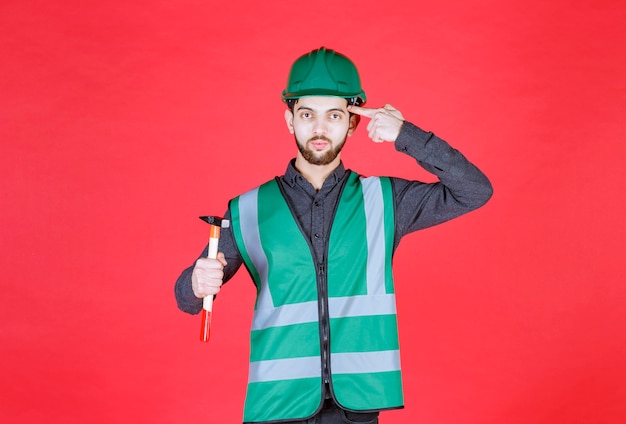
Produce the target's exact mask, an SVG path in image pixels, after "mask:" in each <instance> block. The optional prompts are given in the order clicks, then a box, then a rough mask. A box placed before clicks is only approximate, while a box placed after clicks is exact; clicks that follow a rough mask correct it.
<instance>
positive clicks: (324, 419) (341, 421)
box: [284, 399, 378, 424]
mask: <svg viewBox="0 0 626 424" xmlns="http://www.w3.org/2000/svg"><path fill="white" fill-rule="evenodd" d="M353 423H354V424H356V423H361V424H378V412H374V413H355V412H348V411H344V410H343V409H341V408H339V407H338V406H337V405H336V404H335V403H334V402H333V401H332V400H330V399H327V400H326V401H325V402H324V407H323V408H322V410H321V411H320V412H319V413H318V414H317V415H315V416H314V417H313V418H310V419H308V420H304V421H289V422H286V423H284V424H353Z"/></svg>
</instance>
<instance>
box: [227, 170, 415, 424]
mask: <svg viewBox="0 0 626 424" xmlns="http://www.w3.org/2000/svg"><path fill="white" fill-rule="evenodd" d="M230 210H231V218H232V228H233V233H234V236H235V242H236V244H237V247H238V248H239V251H240V252H241V255H242V257H243V260H244V263H245V265H246V267H247V269H248V271H249V273H250V275H251V276H252V278H253V280H254V282H255V284H256V287H257V298H256V304H255V311H254V317H253V321H252V329H251V334H250V369H249V375H248V388H247V393H246V402H245V407H244V421H245V422H263V421H279V420H297V419H305V418H307V417H310V416H312V415H313V414H314V413H315V412H316V411H317V409H318V408H319V407H320V405H321V402H322V371H321V369H322V358H321V348H320V344H321V332H320V331H321V330H320V322H319V313H320V307H321V308H325V307H326V304H325V302H324V301H323V300H324V299H320V298H319V294H320V291H319V290H323V291H326V296H327V299H328V302H327V308H328V312H327V313H328V314H329V315H328V316H329V318H330V356H331V358H330V370H331V382H330V383H331V388H332V392H333V395H334V397H335V400H336V401H337V403H338V404H339V405H341V406H342V407H344V408H346V409H349V410H353V411H367V410H370V411H371V410H381V409H391V408H399V407H402V406H403V395H402V378H401V372H400V351H399V343H398V327H397V320H396V304H395V294H394V287H393V276H392V270H391V262H392V251H393V238H394V217H393V196H392V190H391V183H390V181H389V179H388V178H382V177H370V178H363V177H359V176H358V175H357V174H355V173H350V175H349V177H348V181H347V182H346V184H345V186H344V188H343V192H342V193H341V197H340V200H339V204H338V206H337V210H336V214H335V217H334V220H333V224H332V228H331V230H330V236H329V244H328V255H327V257H328V258H329V259H330V260H329V261H328V263H327V264H315V263H314V259H313V256H312V254H311V249H310V247H309V244H308V242H307V240H306V238H305V237H304V235H303V233H302V231H301V230H300V228H299V226H298V223H297V222H296V220H295V219H294V217H293V215H292V213H291V210H290V208H289V206H288V204H287V202H286V201H285V198H284V197H283V195H282V193H281V191H280V187H279V185H278V183H277V182H276V181H275V180H272V181H269V182H267V183H265V184H263V185H261V186H260V187H257V188H255V189H253V190H251V191H249V192H247V193H244V194H243V195H241V196H239V197H237V198H235V199H233V200H232V201H231V203H230ZM326 282H327V284H325V283H326ZM322 293H323V292H322Z"/></svg>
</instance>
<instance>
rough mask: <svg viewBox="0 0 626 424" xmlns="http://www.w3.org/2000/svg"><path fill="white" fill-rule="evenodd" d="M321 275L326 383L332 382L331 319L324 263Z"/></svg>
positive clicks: (323, 361)
mask: <svg viewBox="0 0 626 424" xmlns="http://www.w3.org/2000/svg"><path fill="white" fill-rule="evenodd" d="M317 272H318V275H319V279H318V281H319V284H318V292H319V298H320V300H321V301H320V302H318V304H319V320H320V332H321V351H322V352H321V353H322V378H323V381H324V384H325V385H327V386H329V384H330V319H329V317H328V282H327V281H326V267H325V265H324V263H319V264H318V265H317Z"/></svg>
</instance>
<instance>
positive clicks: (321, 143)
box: [309, 137, 330, 150]
mask: <svg viewBox="0 0 626 424" xmlns="http://www.w3.org/2000/svg"><path fill="white" fill-rule="evenodd" d="M309 143H311V146H313V148H314V149H315V150H324V149H325V148H326V146H328V145H329V144H330V140H329V139H327V138H326V137H315V138H312V139H311V140H309Z"/></svg>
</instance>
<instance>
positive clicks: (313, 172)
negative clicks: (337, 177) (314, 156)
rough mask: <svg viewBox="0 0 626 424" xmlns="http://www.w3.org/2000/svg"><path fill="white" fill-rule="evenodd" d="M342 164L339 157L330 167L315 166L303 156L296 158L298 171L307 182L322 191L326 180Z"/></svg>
mask: <svg viewBox="0 0 626 424" xmlns="http://www.w3.org/2000/svg"><path fill="white" fill-rule="evenodd" d="M340 163H341V159H340V158H339V156H337V157H336V158H335V160H333V161H332V162H331V163H329V164H328V165H313V164H311V163H309V162H307V160H306V159H304V157H302V155H300V154H298V156H297V157H296V163H295V166H296V169H297V170H298V172H300V173H301V174H302V176H303V177H304V178H306V180H307V181H308V182H309V183H311V185H312V186H313V187H314V188H315V190H320V189H321V188H322V185H323V184H324V181H326V178H327V177H328V176H329V175H330V174H332V173H333V171H334V170H335V169H337V167H338V166H339V164H340Z"/></svg>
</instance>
